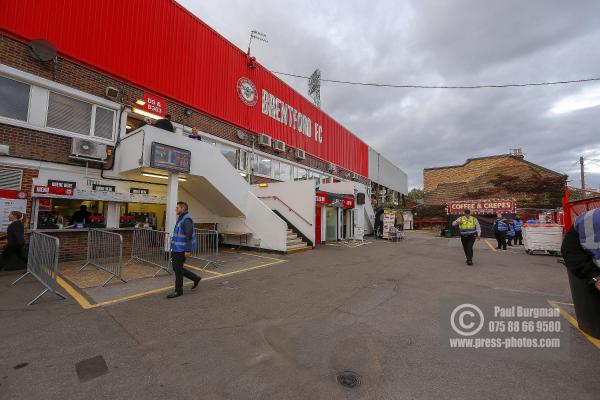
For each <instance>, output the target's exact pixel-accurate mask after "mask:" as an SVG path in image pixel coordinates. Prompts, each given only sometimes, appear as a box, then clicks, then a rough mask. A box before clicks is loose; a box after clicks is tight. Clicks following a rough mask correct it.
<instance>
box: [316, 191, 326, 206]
mask: <svg viewBox="0 0 600 400" xmlns="http://www.w3.org/2000/svg"><path fill="white" fill-rule="evenodd" d="M315 200H316V203H317V204H319V205H325V204H327V201H328V200H329V196H327V193H319V192H317V194H316V196H315Z"/></svg>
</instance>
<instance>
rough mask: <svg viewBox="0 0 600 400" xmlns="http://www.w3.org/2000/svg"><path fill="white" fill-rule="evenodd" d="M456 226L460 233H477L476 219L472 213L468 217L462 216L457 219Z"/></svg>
mask: <svg viewBox="0 0 600 400" xmlns="http://www.w3.org/2000/svg"><path fill="white" fill-rule="evenodd" d="M458 228H459V229H460V234H461V235H473V234H477V219H475V217H474V216H472V215H471V216H469V218H466V217H464V216H462V217H460V218H459V219H458Z"/></svg>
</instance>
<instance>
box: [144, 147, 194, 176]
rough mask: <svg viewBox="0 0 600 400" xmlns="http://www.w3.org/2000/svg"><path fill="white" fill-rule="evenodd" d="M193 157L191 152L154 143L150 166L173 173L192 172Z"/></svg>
mask: <svg viewBox="0 0 600 400" xmlns="http://www.w3.org/2000/svg"><path fill="white" fill-rule="evenodd" d="M191 157H192V153H191V152H190V151H189V150H185V149H179V148H177V147H172V146H167V145H166V144H162V143H156V142H153V143H152V151H151V154H150V166H151V167H152V168H158V169H164V170H167V171H173V172H190V160H191Z"/></svg>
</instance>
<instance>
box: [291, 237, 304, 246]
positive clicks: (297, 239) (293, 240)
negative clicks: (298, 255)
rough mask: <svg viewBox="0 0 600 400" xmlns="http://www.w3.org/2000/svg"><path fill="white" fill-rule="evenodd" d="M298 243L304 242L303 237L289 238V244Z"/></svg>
mask: <svg viewBox="0 0 600 400" xmlns="http://www.w3.org/2000/svg"><path fill="white" fill-rule="evenodd" d="M296 243H304V242H303V241H302V239H301V238H294V239H288V240H287V245H288V246H289V245H290V244H296Z"/></svg>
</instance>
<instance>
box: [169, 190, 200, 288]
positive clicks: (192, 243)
mask: <svg viewBox="0 0 600 400" xmlns="http://www.w3.org/2000/svg"><path fill="white" fill-rule="evenodd" d="M175 212H176V213H177V222H176V223H175V228H174V229H173V236H172V237H171V260H172V261H173V271H174V272H175V291H173V292H172V293H169V294H168V295H167V298H168V299H172V298H174V297H179V296H181V295H183V277H184V276H185V277H186V278H188V279H190V280H192V281H193V282H194V285H193V286H192V289H195V288H196V286H198V283H200V280H201V279H202V278H201V277H199V276H198V275H196V274H194V273H193V272H192V271H190V270H188V269H186V268H185V267H184V266H183V265H184V264H185V259H186V257H189V256H191V254H192V251H193V250H195V249H196V245H197V243H196V233H195V232H194V222H193V221H192V217H190V214H189V212H188V205H187V203H185V202H183V201H179V202H177V207H176V208H175Z"/></svg>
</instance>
